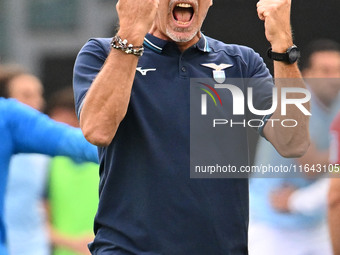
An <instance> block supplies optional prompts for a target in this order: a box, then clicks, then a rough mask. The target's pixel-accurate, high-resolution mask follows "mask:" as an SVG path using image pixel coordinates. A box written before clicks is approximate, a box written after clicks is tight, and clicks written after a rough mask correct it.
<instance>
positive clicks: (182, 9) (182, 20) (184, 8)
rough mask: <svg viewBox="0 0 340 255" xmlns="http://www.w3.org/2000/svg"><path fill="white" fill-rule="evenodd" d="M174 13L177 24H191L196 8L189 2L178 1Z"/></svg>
mask: <svg viewBox="0 0 340 255" xmlns="http://www.w3.org/2000/svg"><path fill="white" fill-rule="evenodd" d="M172 14H173V17H174V19H175V21H176V22H177V24H179V25H189V24H190V22H191V21H192V18H193V16H194V8H193V6H192V5H191V4H189V3H178V4H176V6H175V8H174V10H173V12H172Z"/></svg>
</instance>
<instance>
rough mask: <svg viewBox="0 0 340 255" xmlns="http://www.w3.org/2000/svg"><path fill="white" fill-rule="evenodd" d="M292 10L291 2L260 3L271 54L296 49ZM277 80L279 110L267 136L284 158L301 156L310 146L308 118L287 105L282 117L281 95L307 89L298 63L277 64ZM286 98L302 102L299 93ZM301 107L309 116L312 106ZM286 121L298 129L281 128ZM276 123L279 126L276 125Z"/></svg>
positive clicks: (268, 0) (275, 63)
mask: <svg viewBox="0 0 340 255" xmlns="http://www.w3.org/2000/svg"><path fill="white" fill-rule="evenodd" d="M290 9H291V0H276V1H273V0H260V1H259V2H258V3H257V11H258V16H259V18H260V19H261V20H263V21H264V26H265V33H266V38H267V40H268V41H269V42H270V44H271V46H272V52H276V53H285V52H286V51H287V50H288V48H289V47H291V46H293V37H292V31H291V24H290ZM287 62H290V61H287ZM274 78H275V85H276V87H277V91H278V107H277V108H276V110H275V112H274V113H273V115H272V117H271V120H272V121H271V123H267V125H266V126H265V128H264V130H263V132H264V135H265V136H266V138H267V139H268V140H269V141H270V142H271V143H272V144H273V145H274V147H275V148H276V150H277V151H278V152H279V153H280V154H281V155H282V156H285V157H299V156H302V155H303V154H304V153H305V151H306V150H307V148H308V146H309V132H308V124H309V116H306V114H305V113H303V112H302V111H300V110H299V109H297V108H296V106H294V105H287V109H286V110H287V111H286V114H285V113H282V111H281V110H283V109H281V103H282V99H283V97H281V95H283V96H284V95H285V89H293V88H294V89H296V88H299V89H305V88H306V87H305V84H304V82H303V79H302V76H301V73H300V71H299V68H298V66H297V64H296V63H294V64H288V63H286V62H282V61H274ZM287 94H289V99H299V98H301V93H298V92H296V90H295V92H294V93H287ZM301 107H304V108H305V110H306V111H308V113H309V110H310V106H309V103H305V104H303V105H302V106H301ZM286 119H290V120H293V121H294V122H295V123H296V122H297V125H296V126H295V127H285V126H284V125H279V124H278V123H282V121H283V120H286ZM274 120H275V124H276V125H274V124H273V123H274V122H273V121H274Z"/></svg>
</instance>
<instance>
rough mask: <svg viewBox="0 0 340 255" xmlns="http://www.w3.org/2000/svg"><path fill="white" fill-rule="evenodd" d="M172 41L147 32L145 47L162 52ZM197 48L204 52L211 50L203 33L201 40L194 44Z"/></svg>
mask: <svg viewBox="0 0 340 255" xmlns="http://www.w3.org/2000/svg"><path fill="white" fill-rule="evenodd" d="M168 43H171V42H170V41H166V40H162V39H160V38H158V37H155V36H153V35H152V34H147V35H146V36H145V38H144V43H143V45H144V47H146V48H149V49H151V50H153V51H155V52H157V53H162V52H163V49H164V47H165V46H166V45H167V44H168ZM194 47H196V48H197V49H199V50H200V51H203V52H210V51H211V50H210V47H209V42H208V40H207V38H206V36H205V35H204V34H203V33H201V38H200V40H199V41H198V42H197V43H196V45H194Z"/></svg>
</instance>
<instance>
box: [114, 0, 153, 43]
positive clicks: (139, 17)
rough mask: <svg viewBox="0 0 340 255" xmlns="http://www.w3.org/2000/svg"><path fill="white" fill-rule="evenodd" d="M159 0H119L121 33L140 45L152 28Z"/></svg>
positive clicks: (122, 36)
mask: <svg viewBox="0 0 340 255" xmlns="http://www.w3.org/2000/svg"><path fill="white" fill-rule="evenodd" d="M158 5H159V0H119V1H118V3H117V5H116V9H117V13H118V17H119V24H120V29H119V35H120V36H121V38H123V39H127V40H128V41H129V43H133V44H134V45H137V44H138V45H140V44H142V43H143V39H144V37H145V35H146V34H147V33H148V32H149V30H150V29H151V26H152V23H153V21H154V19H155V16H156V12H157V9H158Z"/></svg>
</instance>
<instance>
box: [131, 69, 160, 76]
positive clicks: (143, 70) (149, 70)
mask: <svg viewBox="0 0 340 255" xmlns="http://www.w3.org/2000/svg"><path fill="white" fill-rule="evenodd" d="M136 70H137V71H138V72H140V73H141V74H142V75H143V76H145V75H146V74H147V72H154V71H156V68H152V69H142V68H141V67H137V68H136Z"/></svg>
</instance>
